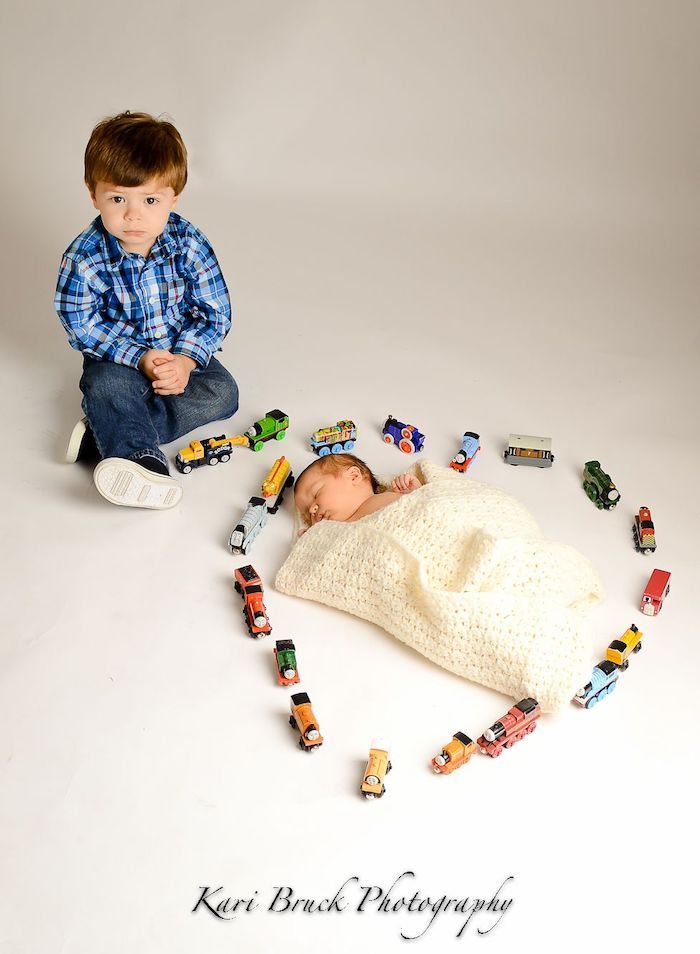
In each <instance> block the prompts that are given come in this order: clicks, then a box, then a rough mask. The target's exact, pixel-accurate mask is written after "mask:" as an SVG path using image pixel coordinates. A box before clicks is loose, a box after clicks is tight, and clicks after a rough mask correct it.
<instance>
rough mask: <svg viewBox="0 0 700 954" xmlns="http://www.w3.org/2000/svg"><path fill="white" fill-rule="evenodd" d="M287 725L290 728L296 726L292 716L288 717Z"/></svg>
mask: <svg viewBox="0 0 700 954" xmlns="http://www.w3.org/2000/svg"><path fill="white" fill-rule="evenodd" d="M289 724H290V725H291V727H292V728H294V727H295V726H296V724H297V720H296V719H295V718H294V716H291V715H290V717H289Z"/></svg>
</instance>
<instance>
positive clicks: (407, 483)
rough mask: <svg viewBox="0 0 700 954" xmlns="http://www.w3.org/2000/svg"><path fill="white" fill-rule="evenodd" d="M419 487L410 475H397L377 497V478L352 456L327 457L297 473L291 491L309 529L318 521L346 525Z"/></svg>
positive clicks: (417, 482) (363, 463)
mask: <svg viewBox="0 0 700 954" xmlns="http://www.w3.org/2000/svg"><path fill="white" fill-rule="evenodd" d="M421 486H422V484H421V482H420V480H418V478H417V477H415V476H414V475H413V474H399V476H398V477H394V479H393V480H392V482H391V490H386V491H383V492H381V493H380V492H379V484H378V482H377V478H376V477H375V476H374V474H373V473H372V471H371V470H370V469H369V467H368V466H367V464H365V462H364V461H363V460H360V458H359V457H355V455H354V454H329V455H327V456H326V457H320V458H319V459H318V460H316V461H314V462H313V464H309V466H308V467H307V468H306V469H305V470H303V471H302V472H301V474H300V475H299V479H298V480H297V482H296V486H295V488H294V501H295V503H296V506H297V509H298V510H299V512H300V513H301V515H302V516H303V517H304V518H305V519H306V520H307V521H308V522H309V523H310V524H312V525H313V524H316V523H320V521H321V520H339V521H341V522H342V523H349V522H351V521H353V520H359V519H360V518H361V517H366V516H367V515H368V514H370V513H374V512H375V511H376V510H381V509H382V507H386V506H387V504H390V503H393V502H394V501H395V500H398V498H399V497H400V496H401V495H402V494H409V493H411V491H412V490H417V489H418V487H421Z"/></svg>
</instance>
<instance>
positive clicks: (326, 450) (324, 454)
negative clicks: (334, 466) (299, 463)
mask: <svg viewBox="0 0 700 954" xmlns="http://www.w3.org/2000/svg"><path fill="white" fill-rule="evenodd" d="M330 452H331V449H330V447H322V448H321V449H320V450H319V452H318V456H319V457H328V455H329V454H330Z"/></svg>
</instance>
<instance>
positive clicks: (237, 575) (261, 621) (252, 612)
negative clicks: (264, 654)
mask: <svg viewBox="0 0 700 954" xmlns="http://www.w3.org/2000/svg"><path fill="white" fill-rule="evenodd" d="M233 585H234V588H235V590H236V592H237V593H240V594H241V596H242V597H243V619H244V620H245V624H246V626H247V627H248V633H249V634H250V635H251V636H253V637H255V638H259V637H260V636H268V635H269V634H270V633H271V632H272V626H271V625H270V620H269V619H268V617H267V610H266V608H265V603H264V602H263V586H262V581H261V580H260V577H259V576H258V574H257V573H256V572H255V570H254V569H253V567H252V566H250V565H248V566H242V567H239V568H238V569H237V570H236V571H235V572H234V574H233Z"/></svg>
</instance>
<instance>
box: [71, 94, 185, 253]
mask: <svg viewBox="0 0 700 954" xmlns="http://www.w3.org/2000/svg"><path fill="white" fill-rule="evenodd" d="M186 182H187V150H186V149H185V144H184V143H183V141H182V137H181V136H180V133H179V132H178V131H177V129H176V128H175V126H173V124H172V123H169V122H166V121H165V120H160V119H156V118H155V117H154V116H150V115H149V114H148V113H131V112H126V113H120V114H119V115H118V116H113V117H110V118H108V119H103V120H102V122H101V123H98V124H97V126H95V128H94V129H93V131H92V135H91V136H90V140H89V142H88V144H87V148H86V150H85V185H86V186H87V188H88V191H89V193H90V198H91V199H92V204H93V205H94V206H95V208H96V209H97V210H98V211H99V213H100V216H101V217H102V224H103V225H104V227H105V229H106V230H107V231H108V232H109V233H110V234H111V235H114V237H115V238H117V239H119V241H120V242H121V244H122V246H123V248H124V250H125V251H127V252H138V253H140V254H144V253H145V254H146V255H147V254H148V252H149V251H150V249H151V247H152V246H153V244H154V242H155V241H156V239H157V238H158V236H159V235H160V234H161V232H162V231H163V229H164V228H165V226H166V224H167V221H168V217H169V215H170V213H171V211H172V210H173V208H174V207H175V205H176V204H177V200H178V198H179V195H180V193H181V192H182V190H183V189H184V188H185V183H186Z"/></svg>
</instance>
